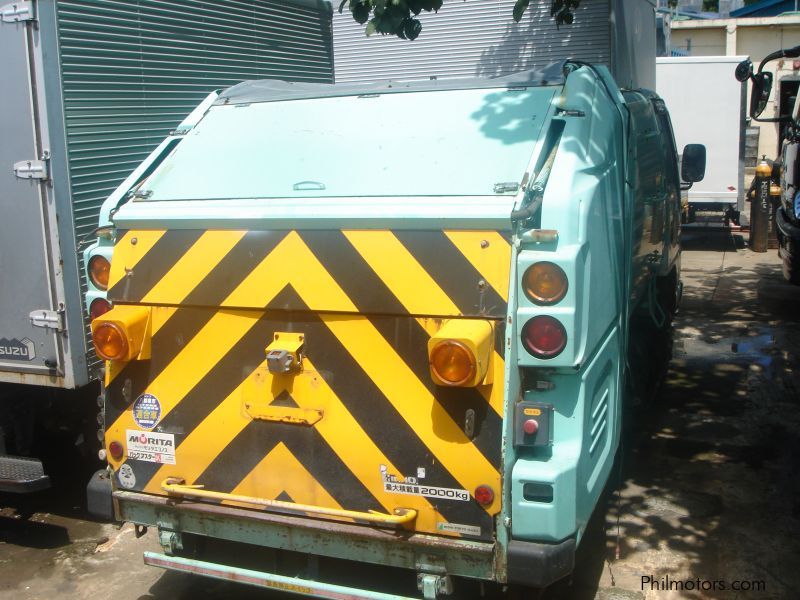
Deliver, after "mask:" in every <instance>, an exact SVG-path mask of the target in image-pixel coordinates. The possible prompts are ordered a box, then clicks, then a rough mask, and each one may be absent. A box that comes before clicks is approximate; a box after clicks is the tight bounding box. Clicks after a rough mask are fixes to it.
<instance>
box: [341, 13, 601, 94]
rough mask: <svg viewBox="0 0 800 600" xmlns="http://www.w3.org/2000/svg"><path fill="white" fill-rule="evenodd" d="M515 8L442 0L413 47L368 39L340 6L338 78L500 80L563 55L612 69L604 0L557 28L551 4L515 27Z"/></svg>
mask: <svg viewBox="0 0 800 600" xmlns="http://www.w3.org/2000/svg"><path fill="white" fill-rule="evenodd" d="M513 6H514V0H469V1H468V2H464V1H463V0H445V3H444V6H443V7H442V9H441V10H440V11H439V13H438V14H427V13H423V14H421V15H420V20H421V21H422V24H423V29H422V34H421V35H420V37H419V38H418V39H416V40H414V41H413V42H411V41H406V40H400V39H397V38H395V37H390V36H381V35H374V36H371V37H369V38H367V37H366V36H365V34H364V26H363V25H359V24H358V23H356V22H355V21H354V20H353V18H352V16H351V14H350V12H349V10H348V9H347V8H346V7H345V10H344V12H343V14H341V15H340V14H338V12H335V13H334V18H333V35H334V52H335V63H336V81H337V83H341V82H357V81H375V80H379V79H388V78H393V79H427V78H430V77H466V76H476V75H477V76H481V77H497V76H501V75H507V74H509V73H513V72H516V71H521V70H526V69H532V68H539V67H542V66H544V65H546V64H548V63H551V62H553V61H556V60H560V59H564V58H575V59H580V60H585V61H588V62H593V63H597V64H610V62H611V59H612V39H611V24H610V22H609V15H610V8H609V2H608V1H607V0H591V1H590V2H583V3H582V5H581V7H580V8H579V9H578V11H577V14H576V17H575V23H574V24H573V25H571V26H568V27H562V28H561V29H560V30H558V29H557V28H556V26H555V24H554V22H553V20H552V18H551V17H550V2H549V0H547V1H543V0H539V1H536V2H531V6H530V8H529V10H528V12H527V13H526V14H525V16H523V18H522V21H521V22H520V23H514V21H513V19H512V17H511V14H512V9H513Z"/></svg>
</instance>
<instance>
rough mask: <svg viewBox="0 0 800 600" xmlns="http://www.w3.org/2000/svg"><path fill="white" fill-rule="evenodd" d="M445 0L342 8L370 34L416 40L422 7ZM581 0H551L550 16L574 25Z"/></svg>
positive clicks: (524, 3)
mask: <svg viewBox="0 0 800 600" xmlns="http://www.w3.org/2000/svg"><path fill="white" fill-rule="evenodd" d="M442 4H443V0H342V2H341V4H339V12H340V13H341V12H342V11H343V10H344V7H345V5H348V6H349V8H350V12H351V13H352V15H353V19H355V20H356V22H358V23H360V24H361V25H364V24H366V26H367V27H366V33H367V35H373V34H375V33H380V34H383V35H396V36H397V37H399V38H402V39H404V40H415V39H417V38H418V37H419V34H420V33H421V32H422V23H421V22H420V20H419V19H417V18H416V17H418V16H419V14H420V13H421V12H422V11H425V12H439V9H440V8H442ZM579 4H580V0H551V1H550V16H551V17H553V19H554V20H555V22H556V25H557V26H561V25H571V24H572V22H573V21H574V19H575V9H577V8H578V5H579ZM529 5H530V0H517V1H516V3H515V4H514V11H513V14H512V16H513V18H514V20H515V21H517V22H518V23H519V21H520V19H522V15H524V14H525V11H526V10H528V6H529Z"/></svg>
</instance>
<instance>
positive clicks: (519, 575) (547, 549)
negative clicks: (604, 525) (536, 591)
mask: <svg viewBox="0 0 800 600" xmlns="http://www.w3.org/2000/svg"><path fill="white" fill-rule="evenodd" d="M575 547H576V542H575V539H574V538H570V539H568V540H564V541H563V542H559V543H556V544H540V543H537V542H521V541H517V540H511V543H509V545H508V583H513V584H516V585H526V586H530V587H535V588H545V587H547V586H548V585H550V584H551V583H555V582H556V581H558V580H559V579H563V578H564V577H566V576H567V575H569V574H570V573H572V569H573V568H574V567H575Z"/></svg>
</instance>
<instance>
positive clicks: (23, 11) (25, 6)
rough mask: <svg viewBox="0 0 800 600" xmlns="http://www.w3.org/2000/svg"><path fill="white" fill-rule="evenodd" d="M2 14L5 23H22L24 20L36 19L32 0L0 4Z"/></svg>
mask: <svg viewBox="0 0 800 600" xmlns="http://www.w3.org/2000/svg"><path fill="white" fill-rule="evenodd" d="M0 16H1V17H2V21H3V23H20V22H22V21H35V20H36V15H35V14H34V12H33V2H30V0H20V2H12V3H11V4H4V5H3V6H0Z"/></svg>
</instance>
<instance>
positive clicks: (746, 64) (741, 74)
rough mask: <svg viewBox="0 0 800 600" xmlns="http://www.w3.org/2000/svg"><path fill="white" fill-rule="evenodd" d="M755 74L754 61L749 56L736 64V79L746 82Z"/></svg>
mask: <svg viewBox="0 0 800 600" xmlns="http://www.w3.org/2000/svg"><path fill="white" fill-rule="evenodd" d="M752 76H753V63H752V61H751V60H750V59H749V58H746V59H744V60H743V61H742V62H740V63H739V64H738V65H736V73H735V77H736V81H740V82H742V83H744V82H745V81H747V80H748V79H750V77H752Z"/></svg>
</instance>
